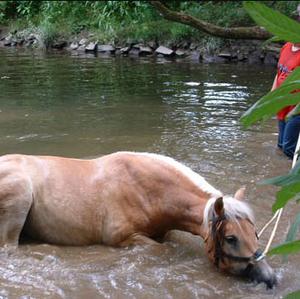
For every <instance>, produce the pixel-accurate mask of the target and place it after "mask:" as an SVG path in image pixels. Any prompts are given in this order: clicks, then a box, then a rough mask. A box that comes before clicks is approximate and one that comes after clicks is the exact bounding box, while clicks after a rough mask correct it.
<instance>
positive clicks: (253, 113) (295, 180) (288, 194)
mask: <svg viewBox="0 0 300 299" xmlns="http://www.w3.org/2000/svg"><path fill="white" fill-rule="evenodd" d="M244 6H245V9H246V10H247V11H248V12H249V14H250V15H251V16H252V17H253V19H254V20H255V21H256V23H258V24H259V25H260V26H263V27H265V29H267V30H269V31H270V32H271V33H273V34H274V35H275V36H276V37H278V38H280V39H282V40H286V41H291V42H299V41H300V24H298V23H296V22H295V21H293V20H291V19H289V18H288V17H286V16H284V15H282V14H280V13H279V12H276V11H273V10H272V9H270V8H268V7H266V6H265V5H263V4H261V3H258V2H253V1H247V2H245V3H244ZM299 86H300V68H299V67H298V68H297V69H296V70H294V71H293V73H292V74H290V75H289V76H288V78H287V79H286V80H285V81H284V83H283V84H282V85H281V86H280V87H279V88H278V89H275V90H274V91H272V92H269V93H268V94H266V95H265V96H263V97H262V98H261V99H260V100H259V101H258V102H257V103H255V104H254V105H253V106H252V107H251V108H250V109H249V110H248V111H246V113H244V115H243V116H242V118H241V121H242V123H243V124H244V125H245V126H249V125H251V124H253V123H254V122H256V121H258V120H262V119H266V118H269V117H271V116H273V115H274V113H276V112H277V111H279V110H280V109H281V108H283V107H285V106H288V105H293V104H297V103H300V93H299V92H294V91H295V90H296V89H297V88H298V89H299ZM263 183H264V184H272V185H275V186H280V187H281V189H280V190H279V192H278V193H277V196H276V201H275V203H274V205H273V211H276V210H278V209H279V208H283V207H284V206H285V205H286V204H287V203H288V202H289V201H290V200H292V199H296V200H299V199H300V160H298V162H297V163H296V165H295V166H294V168H293V169H292V170H291V171H290V172H289V173H288V174H287V175H283V176H279V177H275V178H272V179H269V180H265V181H264V182H263ZM299 225H300V216H299V215H298V216H297V218H296V220H295V222H294V223H293V225H292V226H291V228H290V230H289V233H288V236H287V242H286V243H284V244H282V245H280V246H278V247H275V248H273V249H272V250H271V251H270V252H269V254H290V253H296V252H299V251H300V240H297V241H293V240H294V239H295V238H296V232H297V229H298V226H299Z"/></svg>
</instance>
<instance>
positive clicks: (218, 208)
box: [204, 189, 276, 288]
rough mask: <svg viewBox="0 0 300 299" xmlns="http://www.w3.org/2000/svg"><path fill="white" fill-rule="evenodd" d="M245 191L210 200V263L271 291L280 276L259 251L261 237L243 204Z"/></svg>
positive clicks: (207, 214) (206, 218)
mask: <svg viewBox="0 0 300 299" xmlns="http://www.w3.org/2000/svg"><path fill="white" fill-rule="evenodd" d="M243 193H244V190H243V189H240V190H238V191H237V192H236V194H235V196H234V197H227V196H226V197H224V198H223V197H220V198H218V199H210V200H209V201H208V203H207V205H206V207H205V211H204V225H205V226H206V229H207V237H206V240H205V244H206V251H207V254H208V256H209V259H210V260H212V261H213V262H214V264H215V265H216V266H217V267H218V268H220V269H221V270H224V271H226V272H229V273H232V274H235V275H239V276H246V277H249V278H250V279H251V280H253V281H256V282H258V283H260V282H264V283H266V285H267V287H268V288H272V287H273V286H274V285H275V284H276V276H275V274H274V271H273V269H272V268H271V267H270V266H269V265H268V263H267V262H266V260H265V259H264V256H263V255H262V252H261V251H260V250H259V249H258V237H257V234H256V231H255V226H254V224H253V223H254V217H253V214H252V211H251V210H250V208H249V207H248V206H247V205H246V204H245V203H244V202H243V201H242V200H241V199H242V197H243Z"/></svg>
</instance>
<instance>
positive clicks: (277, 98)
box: [240, 80, 300, 127]
mask: <svg viewBox="0 0 300 299" xmlns="http://www.w3.org/2000/svg"><path fill="white" fill-rule="evenodd" d="M299 85H300V80H299V82H297V83H295V84H293V85H292V88H289V87H290V86H291V85H289V86H288V89H286V88H284V87H283V86H282V87H280V88H278V89H275V90H274V91H272V92H269V93H268V94H267V95H265V96H264V97H262V98H261V99H260V100H259V101H258V102H257V103H256V104H254V105H253V106H252V107H250V108H249V109H248V110H247V111H246V112H245V113H244V114H243V115H242V117H241V119H240V120H241V122H242V124H243V125H244V126H245V127H248V126H250V125H251V124H253V123H255V122H256V121H258V120H264V119H266V118H270V117H272V116H273V115H274V114H275V113H277V112H278V111H280V110H281V109H282V108H284V107H286V106H289V105H295V104H298V103H299V102H300V93H293V94H291V93H289V92H290V91H291V90H293V89H296V86H298V87H299Z"/></svg>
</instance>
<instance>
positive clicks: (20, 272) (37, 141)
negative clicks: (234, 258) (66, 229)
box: [0, 50, 300, 299]
mask: <svg viewBox="0 0 300 299" xmlns="http://www.w3.org/2000/svg"><path fill="white" fill-rule="evenodd" d="M274 74H275V70H274V68H273V67H267V66H255V65H246V64H239V65H233V64H230V65H229V64H218V65H217V64H216V65H212V64H192V63H185V62H176V63H175V62H173V61H167V60H151V59H131V58H99V57H89V56H72V55H69V54H58V53H57V54H55V53H52V54H46V53H42V52H31V51H24V50H22V51H19V50H11V51H8V50H5V51H4V50H0V91H1V92H0V145H1V146H0V154H7V153H25V154H46V155H60V156H71V157H77V158H89V157H97V156H101V155H103V154H107V153H111V152H115V151H118V150H133V151H147V152H155V153H161V154H165V155H169V156H171V157H174V158H175V159H177V160H179V161H181V162H183V163H185V164H186V165H188V166H190V167H191V168H192V169H193V170H195V171H196V172H198V173H200V174H201V175H203V176H204V177H205V178H206V179H207V180H208V181H209V182H210V183H211V184H212V185H213V186H215V187H216V188H218V189H220V190H222V191H223V192H224V193H226V194H233V193H234V192H235V191H236V190H237V189H238V188H239V187H240V186H243V185H245V186H246V187H247V190H248V196H247V197H248V201H249V203H250V204H251V206H252V207H253V209H254V211H255V213H256V218H257V225H258V227H262V225H263V224H264V223H265V222H266V220H267V219H268V217H270V216H271V205H272V203H273V201H274V199H275V192H276V190H275V189H274V188H271V187H266V186H259V185H257V182H259V181H260V180H262V179H263V178H268V177H272V176H275V175H278V174H281V173H284V172H286V171H288V169H289V168H290V166H291V163H290V161H289V160H287V159H286V158H285V157H284V156H282V155H281V154H280V153H279V152H278V151H277V150H276V138H277V128H276V121H275V120H274V119H273V120H270V121H268V122H266V123H264V124H262V125H256V126H254V127H251V128H250V129H249V130H243V129H242V128H241V125H240V123H239V117H240V116H241V114H242V113H243V112H244V111H245V110H246V109H247V108H248V107H250V105H251V104H252V103H254V102H255V101H256V100H257V99H258V98H259V97H260V96H262V95H263V94H264V93H266V92H267V91H268V90H269V89H270V87H271V84H272V80H273V76H274ZM294 210H295V208H294V206H293V205H291V206H290V207H289V208H288V209H286V211H285V213H284V216H283V219H282V221H281V224H280V227H279V231H278V234H277V236H276V238H275V243H277V244H279V242H282V241H283V240H284V236H285V234H286V232H287V229H288V228H287V227H288V226H289V225H290V223H291V221H292V220H293V217H294V215H295V211H294ZM267 237H268V233H267V235H265V236H264V237H263V238H262V240H261V243H262V246H263V245H265V243H266V242H267ZM269 260H270V263H271V265H272V266H273V267H274V268H275V269H276V272H277V275H278V277H279V286H278V287H277V288H276V289H275V290H272V291H267V290H266V289H265V287H264V286H263V285H256V286H255V285H254V284H252V283H249V282H247V281H244V280H239V279H237V278H233V277H231V276H228V275H226V274H223V273H220V272H219V271H218V270H216V269H215V268H214V266H213V265H211V264H210V263H209V262H208V260H207V258H206V256H205V254H204V251H203V247H202V240H201V239H200V238H198V237H195V236H192V235H190V234H188V233H182V232H175V233H173V234H172V236H171V238H170V240H169V241H168V242H166V243H165V244H163V245H162V246H161V247H159V248H152V247H136V248H133V249H132V248H131V249H116V248H111V247H105V246H91V247H57V246H51V245H47V244H26V243H25V244H22V245H21V246H20V249H19V250H18V251H16V252H9V253H8V252H5V251H3V252H1V253H0V285H1V288H0V298H85V297H86V298H186V299H189V298H216V297H218V298H244V299H245V298H247V299H252V298H253V299H254V298H255V299H257V298H262V297H264V298H281V297H282V296H283V295H285V294H287V293H288V292H291V291H294V290H296V289H298V288H300V283H299V277H298V276H299V270H298V268H299V267H300V259H299V256H298V257H297V256H291V257H290V258H289V261H288V262H287V263H282V261H281V259H280V258H279V257H273V258H270V259H269Z"/></svg>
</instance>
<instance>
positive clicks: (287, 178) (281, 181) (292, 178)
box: [260, 174, 300, 186]
mask: <svg viewBox="0 0 300 299" xmlns="http://www.w3.org/2000/svg"><path fill="white" fill-rule="evenodd" d="M299 182H300V174H287V175H282V176H277V177H274V178H270V179H267V180H264V181H262V182H261V183H260V184H262V185H274V186H287V185H291V184H295V183H299Z"/></svg>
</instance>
